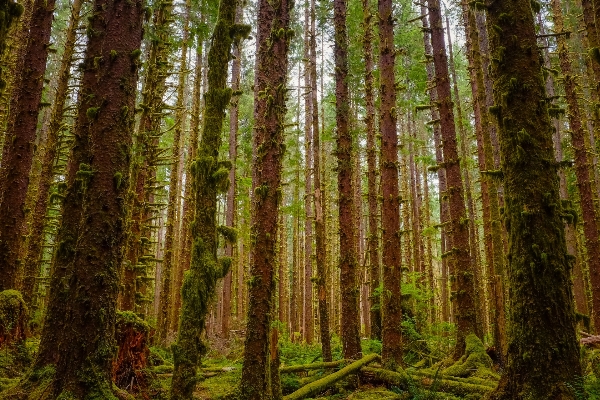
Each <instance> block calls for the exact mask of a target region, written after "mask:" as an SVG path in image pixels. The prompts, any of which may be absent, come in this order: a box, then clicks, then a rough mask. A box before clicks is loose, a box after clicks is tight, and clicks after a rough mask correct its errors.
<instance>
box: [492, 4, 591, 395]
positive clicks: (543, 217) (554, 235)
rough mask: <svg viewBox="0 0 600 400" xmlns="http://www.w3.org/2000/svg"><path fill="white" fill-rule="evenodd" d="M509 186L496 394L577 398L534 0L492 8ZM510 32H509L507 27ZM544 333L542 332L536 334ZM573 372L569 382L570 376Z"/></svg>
mask: <svg viewBox="0 0 600 400" xmlns="http://www.w3.org/2000/svg"><path fill="white" fill-rule="evenodd" d="M487 12H488V13H487V17H488V20H487V27H488V32H489V35H490V48H491V50H492V51H491V54H492V56H493V59H494V60H495V61H494V62H493V63H492V64H491V65H492V78H493V80H494V100H495V105H494V106H493V108H492V109H491V111H493V113H494V114H495V116H496V118H497V121H498V125H499V134H500V145H501V154H502V159H501V167H502V172H503V176H504V190H505V211H504V218H505V225H506V230H507V232H508V239H509V243H510V248H509V254H508V257H507V258H508V282H509V290H508V293H509V296H510V297H509V304H510V310H511V322H512V323H511V324H510V326H509V331H508V356H507V361H508V362H507V367H506V370H505V373H504V375H503V376H502V378H501V380H500V383H499V385H498V388H497V389H496V391H495V392H494V394H493V395H492V396H491V398H493V399H515V398H535V399H574V398H575V394H574V393H573V391H572V390H571V389H570V388H569V387H568V386H567V384H571V385H575V384H576V383H575V382H576V379H578V377H580V376H581V366H580V363H579V346H578V344H577V339H576V336H575V313H574V307H573V294H572V289H571V284H570V276H569V274H570V265H569V260H568V254H567V249H566V244H565V237H564V227H563V222H562V220H561V207H560V198H559V181H558V176H557V164H556V162H555V161H554V154H553V146H552V126H551V123H550V118H549V116H548V106H547V103H546V101H545V99H546V94H545V91H544V86H543V79H542V76H541V71H542V66H541V57H540V54H539V52H538V49H537V42H536V32H535V25H534V21H533V15H532V10H531V5H530V4H529V3H524V2H522V1H515V0H509V1H505V2H496V3H492V4H490V5H489V6H488V8H487ZM507 32H510V35H509V34H507ZM541 338H542V340H540V339H541ZM571 382H573V383H571Z"/></svg>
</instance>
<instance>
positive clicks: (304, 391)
mask: <svg viewBox="0 0 600 400" xmlns="http://www.w3.org/2000/svg"><path fill="white" fill-rule="evenodd" d="M380 359H381V357H380V356H379V354H369V355H368V356H364V357H363V358H361V359H360V360H358V361H355V362H353V363H352V364H350V365H347V366H345V367H344V368H342V369H340V370H339V371H336V372H334V373H332V374H330V375H327V376H325V377H323V378H321V379H319V380H318V381H315V382H312V383H309V384H308V385H306V386H303V387H301V388H300V389H298V390H296V391H295V392H294V393H292V394H290V395H288V396H285V397H284V398H283V400H302V399H305V398H307V397H312V396H313V395H315V394H318V393H320V392H322V391H324V390H325V389H326V388H328V387H329V386H331V385H333V384H334V383H336V382H338V381H340V380H342V379H344V378H345V377H347V376H348V375H351V374H355V373H357V372H358V371H360V369H361V368H363V367H364V366H366V365H368V364H370V363H372V362H374V361H377V360H380Z"/></svg>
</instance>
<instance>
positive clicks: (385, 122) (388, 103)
mask: <svg viewBox="0 0 600 400" xmlns="http://www.w3.org/2000/svg"><path fill="white" fill-rule="evenodd" d="M378 14H379V70H380V74H381V78H380V82H381V83H380V89H379V91H380V96H381V107H380V125H379V126H380V130H381V163H380V165H381V191H382V193H383V202H382V205H381V208H382V220H381V224H382V228H383V229H382V230H383V234H382V238H381V241H382V243H383V258H382V263H383V291H384V293H385V295H383V296H382V301H381V303H382V306H383V307H382V314H383V320H382V332H381V337H382V344H383V347H382V350H381V356H382V358H383V363H384V364H385V365H386V367H388V368H390V369H396V368H398V367H399V366H401V365H402V328H401V323H402V304H401V303H402V300H401V298H402V295H401V293H400V282H401V280H402V265H401V261H402V256H401V253H400V246H399V245H398V242H399V240H400V192H399V190H398V133H397V132H396V111H395V110H396V82H395V77H394V67H395V65H394V64H395V60H396V49H395V48H394V16H393V13H392V0H379V2H378ZM340 196H341V194H340ZM340 224H341V221H340Z"/></svg>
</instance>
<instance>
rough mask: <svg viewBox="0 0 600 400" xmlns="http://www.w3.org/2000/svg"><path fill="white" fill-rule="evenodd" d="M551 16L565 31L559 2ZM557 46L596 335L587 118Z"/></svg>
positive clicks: (566, 58) (598, 294)
mask: <svg viewBox="0 0 600 400" xmlns="http://www.w3.org/2000/svg"><path fill="white" fill-rule="evenodd" d="M551 4H552V14H553V19H554V31H555V32H556V33H562V32H563V31H564V19H563V15H562V8H561V4H560V2H559V1H558V0H552V3H551ZM556 42H557V45H558V59H559V62H560V69H561V71H562V74H563V85H564V88H565V99H566V102H567V108H568V110H567V111H568V112H567V116H568V118H569V127H570V128H571V129H570V131H571V145H572V146H573V152H574V155H575V176H576V178H577V188H578V190H579V200H580V206H581V214H582V217H583V235H584V237H585V248H586V254H587V260H586V261H587V264H588V268H589V271H590V281H591V284H592V310H593V322H594V327H595V329H596V332H598V331H599V330H600V237H599V236H598V221H597V214H596V213H597V210H596V207H595V203H594V190H593V187H592V183H593V176H590V175H591V174H590V160H589V158H588V151H589V149H588V148H587V145H586V138H585V136H586V134H587V132H586V130H585V118H584V116H582V114H581V109H580V107H579V100H578V93H577V86H578V82H577V76H576V75H575V74H574V73H573V67H572V66H571V57H570V55H569V49H568V47H567V39H566V37H565V36H564V35H558V36H556Z"/></svg>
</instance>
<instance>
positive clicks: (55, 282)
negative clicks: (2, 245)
mask: <svg viewBox="0 0 600 400" xmlns="http://www.w3.org/2000/svg"><path fill="white" fill-rule="evenodd" d="M94 10H96V11H95V14H94V17H93V18H91V19H90V22H89V24H90V25H89V29H90V32H93V34H92V35H91V36H90V37H89V39H88V47H87V51H86V57H85V61H84V64H83V69H84V73H83V81H82V89H81V91H82V101H81V103H80V105H79V108H78V115H77V123H76V127H75V132H77V135H76V141H75V145H74V147H73V153H72V154H73V162H71V163H70V166H69V172H68V178H67V182H68V190H67V195H66V198H65V201H64V217H63V222H62V226H61V228H60V233H59V239H58V241H59V243H60V245H59V246H58V250H57V253H56V267H55V269H54V273H53V275H52V282H51V289H50V290H51V293H50V302H49V305H48V310H47V314H46V319H45V324H44V329H43V331H42V339H41V343H40V349H39V352H38V355H37V357H36V360H35V363H34V366H33V372H32V373H31V374H29V375H27V377H26V378H24V381H22V387H17V388H16V389H15V393H20V394H19V395H15V396H14V397H13V398H23V395H22V393H23V391H22V389H25V390H31V389H32V387H36V386H38V385H46V384H47V381H46V382H44V381H43V380H42V381H40V380H38V379H37V377H38V376H39V375H38V374H37V373H36V372H38V373H39V372H41V371H48V370H53V371H54V376H53V379H52V381H51V385H50V387H44V389H43V390H44V391H45V392H49V393H52V395H51V396H52V398H62V397H75V398H93V397H101V398H105V399H114V398H115V397H114V396H113V395H112V393H111V387H112V383H111V367H112V358H113V348H114V346H115V343H114V326H115V318H116V305H117V294H118V283H119V282H118V273H119V267H118V266H119V265H120V264H121V261H122V258H123V253H122V245H123V244H124V242H125V236H126V232H125V230H126V229H125V218H126V212H125V208H124V207H123V205H124V202H125V195H126V191H127V187H128V185H127V180H128V175H129V174H128V172H129V160H130V154H129V151H128V150H125V151H124V150H123V149H129V148H130V147H131V143H132V132H133V115H134V106H135V88H136V86H137V63H138V60H137V56H138V55H139V52H140V50H139V47H140V45H141V39H142V19H143V18H142V16H143V7H142V2H141V1H138V2H131V1H129V2H128V1H119V0H117V1H112V0H108V1H106V0H97V1H96V2H95V3H94ZM27 380H29V382H26V381H27Z"/></svg>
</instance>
